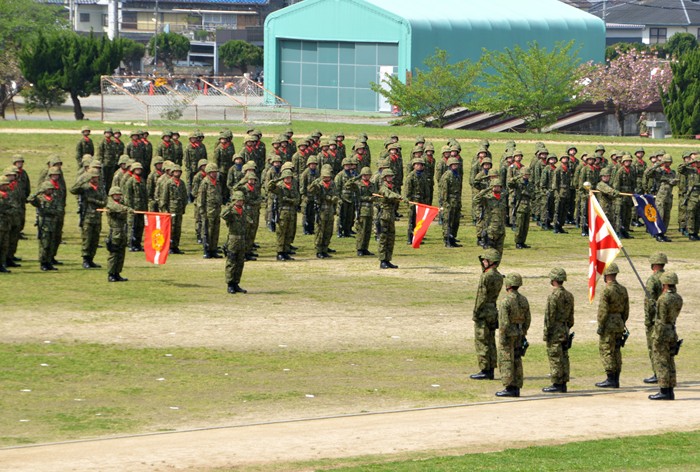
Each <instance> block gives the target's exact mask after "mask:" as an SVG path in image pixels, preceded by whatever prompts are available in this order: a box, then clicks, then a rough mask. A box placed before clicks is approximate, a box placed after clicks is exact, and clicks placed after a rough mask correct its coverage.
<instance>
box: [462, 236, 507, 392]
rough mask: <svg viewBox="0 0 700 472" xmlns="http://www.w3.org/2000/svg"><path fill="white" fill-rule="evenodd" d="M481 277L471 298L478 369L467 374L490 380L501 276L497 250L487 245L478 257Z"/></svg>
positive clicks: (477, 378) (494, 355) (494, 353)
mask: <svg viewBox="0 0 700 472" xmlns="http://www.w3.org/2000/svg"><path fill="white" fill-rule="evenodd" d="M479 261H480V262H481V271H482V273H481V278H480V279H479V288H478V289H477V291H476V300H475V301H474V313H473V314H472V320H473V321H474V345H475V348H476V358H477V360H478V362H479V369H480V371H479V372H477V373H476V374H472V375H470V376H469V378H471V379H474V380H486V379H488V380H493V370H494V369H495V368H496V329H497V328H498V309H497V308H496V302H497V301H498V294H499V293H501V288H503V276H502V275H501V273H500V272H498V264H500V262H501V254H500V253H499V252H498V251H496V250H495V249H487V250H485V251H484V252H483V254H482V255H481V256H480V257H479Z"/></svg>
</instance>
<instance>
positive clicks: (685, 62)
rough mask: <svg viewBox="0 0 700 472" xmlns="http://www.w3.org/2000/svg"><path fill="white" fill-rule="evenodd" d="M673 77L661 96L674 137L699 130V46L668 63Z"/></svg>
mask: <svg viewBox="0 0 700 472" xmlns="http://www.w3.org/2000/svg"><path fill="white" fill-rule="evenodd" d="M671 70H672V71H673V80H671V84H670V86H669V88H668V92H667V93H666V94H664V95H663V96H662V102H663V105H664V113H665V114H666V118H667V119H668V122H669V124H670V125H671V131H672V132H673V137H674V138H681V137H688V136H692V137H694V136H696V135H698V134H700V81H698V77H700V49H694V50H692V51H691V52H688V53H686V54H684V55H682V56H681V57H680V58H679V59H678V60H677V61H675V62H672V63H671Z"/></svg>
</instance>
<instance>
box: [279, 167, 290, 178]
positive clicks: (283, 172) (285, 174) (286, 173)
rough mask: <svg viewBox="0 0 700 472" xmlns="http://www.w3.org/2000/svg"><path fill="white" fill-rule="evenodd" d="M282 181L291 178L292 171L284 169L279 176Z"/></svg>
mask: <svg viewBox="0 0 700 472" xmlns="http://www.w3.org/2000/svg"><path fill="white" fill-rule="evenodd" d="M280 177H282V178H283V179H286V178H287V177H293V174H292V171H291V170H289V169H285V170H283V171H282V174H281V176H280Z"/></svg>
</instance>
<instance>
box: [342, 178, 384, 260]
mask: <svg viewBox="0 0 700 472" xmlns="http://www.w3.org/2000/svg"><path fill="white" fill-rule="evenodd" d="M371 177H372V171H371V170H370V168H369V167H363V168H362V169H361V170H360V176H359V179H352V180H349V181H348V182H347V183H346V185H352V186H354V187H355V188H354V191H355V192H357V194H358V202H359V205H360V208H359V211H358V214H359V215H358V218H357V220H356V222H355V227H356V228H357V236H356V240H355V248H356V249H357V255H358V256H360V257H362V256H374V254H373V253H371V252H370V251H369V249H368V248H369V238H370V236H371V235H372V220H373V205H372V203H373V202H374V200H375V197H374V196H373V195H374V194H375V193H377V192H378V191H379V188H378V186H377V184H376V183H375V182H372V180H371Z"/></svg>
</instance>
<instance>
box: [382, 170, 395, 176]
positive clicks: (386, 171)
mask: <svg viewBox="0 0 700 472" xmlns="http://www.w3.org/2000/svg"><path fill="white" fill-rule="evenodd" d="M387 175H391V176H393V175H394V171H393V170H391V169H387V170H385V171H384V172H382V178H384V177H386V176H387Z"/></svg>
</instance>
